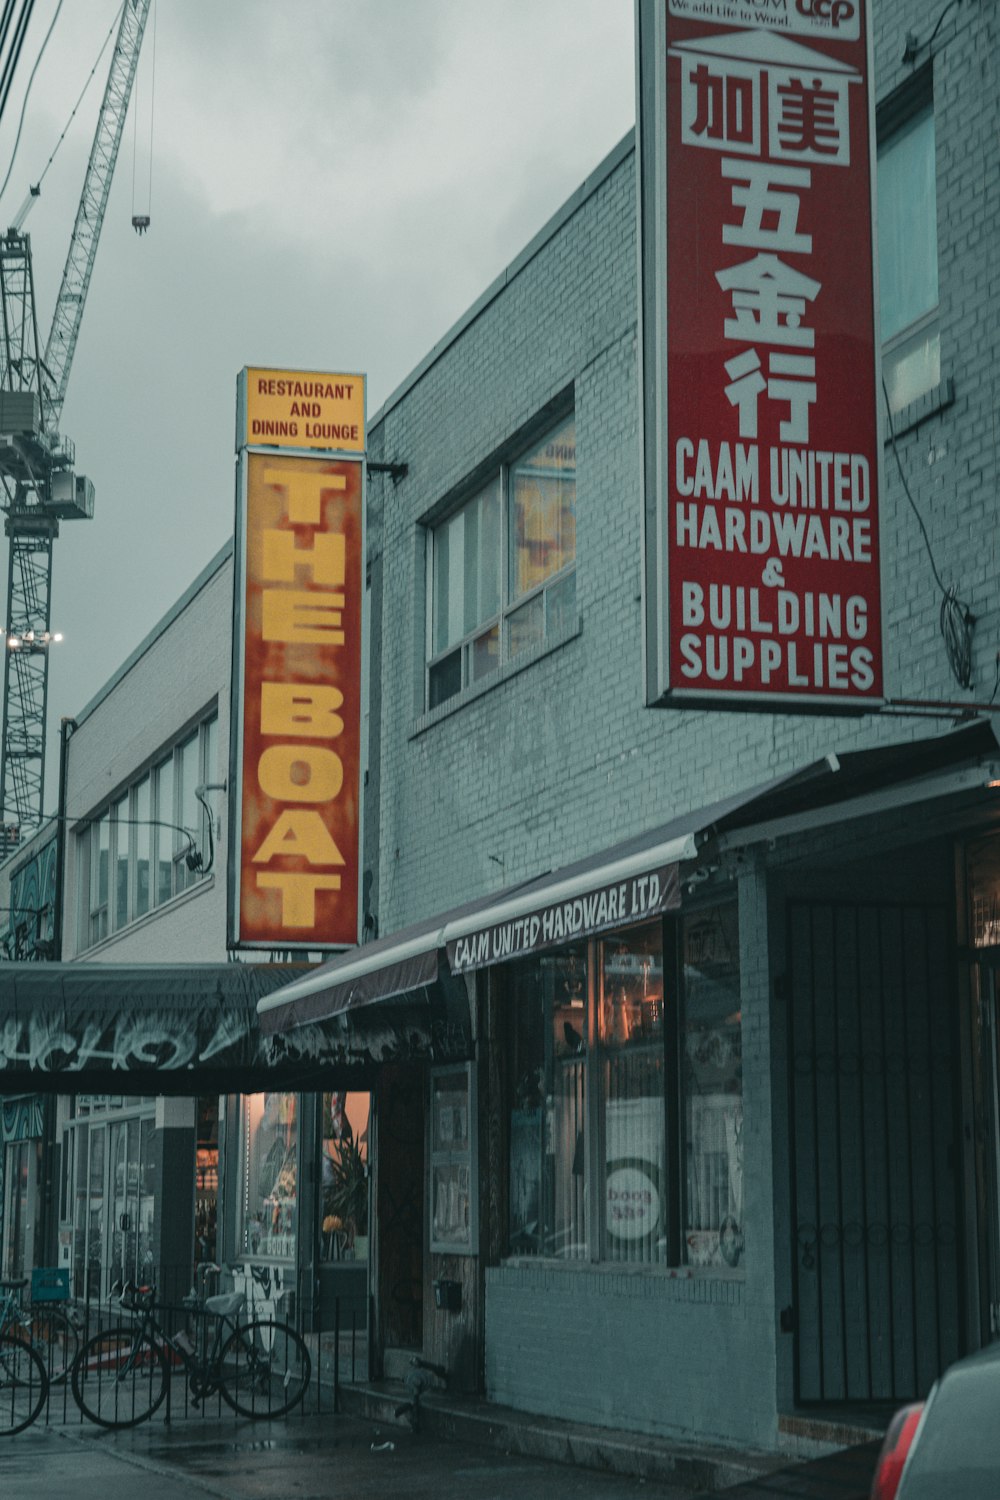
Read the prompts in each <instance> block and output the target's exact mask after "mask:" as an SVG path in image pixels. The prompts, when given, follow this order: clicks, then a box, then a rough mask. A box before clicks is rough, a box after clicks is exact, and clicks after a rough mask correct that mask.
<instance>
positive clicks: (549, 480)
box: [427, 416, 576, 708]
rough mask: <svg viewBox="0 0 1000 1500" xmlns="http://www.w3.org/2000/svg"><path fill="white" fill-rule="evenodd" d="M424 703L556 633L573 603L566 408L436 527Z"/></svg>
mask: <svg viewBox="0 0 1000 1500" xmlns="http://www.w3.org/2000/svg"><path fill="white" fill-rule="evenodd" d="M427 563H428V587H427V598H428V622H427V642H428V650H427V704H428V707H429V708H435V707H436V706H437V705H438V704H439V703H444V702H446V700H447V699H449V698H451V697H453V696H454V695H455V694H456V693H458V692H460V691H461V690H462V688H464V687H467V686H468V685H469V684H470V683H472V682H477V681H478V680H479V679H480V678H481V677H483V676H485V675H486V674H487V673H488V672H491V671H493V670H494V669H495V668H496V667H498V666H499V665H500V664H501V663H502V662H504V661H509V660H510V659H511V658H513V657H515V656H517V655H519V654H520V653H521V652H523V651H526V650H528V649H529V648H531V647H532V646H536V645H539V644H540V643H541V642H543V641H545V640H548V639H551V638H552V637H553V636H557V635H559V634H560V633H561V632H562V631H563V630H564V629H565V627H566V626H567V625H568V624H569V622H570V620H571V619H572V618H573V615H574V613H575V610H576V420H575V418H574V417H572V416H570V417H568V418H566V419H565V420H564V421H563V422H561V423H560V425H559V426H558V427H556V428H555V429H554V430H553V431H551V432H550V433H548V434H547V435H546V436H545V437H544V438H543V439H542V441H541V442H539V443H536V444H535V445H534V446H533V447H531V448H529V449H528V450H527V452H525V453H523V454H522V455H521V456H520V457H519V458H518V459H516V460H515V461H514V462H513V463H509V464H503V465H501V466H500V468H499V470H498V472H497V474H496V475H495V476H494V477H493V478H492V479H491V480H490V481H489V483H488V484H486V485H485V486H484V487H483V489H481V490H480V491H479V493H478V494H477V495H474V496H473V497H472V499H471V500H468V501H466V503H465V504H464V505H463V506H462V508H461V510H458V511H455V512H454V514H452V515H450V516H449V517H448V518H447V519H446V520H444V521H442V522H441V523H440V524H439V525H437V526H435V527H434V529H433V531H432V532H431V535H430V539H429V545H428V549H427Z"/></svg>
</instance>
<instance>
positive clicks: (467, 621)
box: [431, 480, 500, 656]
mask: <svg viewBox="0 0 1000 1500" xmlns="http://www.w3.org/2000/svg"><path fill="white" fill-rule="evenodd" d="M432 548H433V552H432V571H433V602H432V617H433V629H432V641H431V654H432V655H435V656H436V655H437V654H438V653H439V652H441V651H446V650H447V649H448V647H449V646H453V645H454V644H455V643H456V642H457V641H460V640H462V639H463V638H464V637H465V636H467V635H470V634H471V633H472V631H474V630H475V628H476V626H477V625H480V624H482V623H483V622H484V621H485V620H489V619H491V618H492V617H493V616H494V615H497V614H499V612H500V484H499V480H497V481H496V482H495V483H493V484H491V485H489V487H488V488H487V489H485V490H484V491H483V492H482V494H480V495H477V496H476V497H475V499H473V500H470V501H469V502H468V503H467V504H466V505H464V506H463V507H462V509H461V510H460V511H458V512H456V514H455V515H453V516H450V517H449V518H448V520H447V521H444V522H442V524H441V525H440V526H438V527H437V528H436V529H435V531H434V535H433V540H432Z"/></svg>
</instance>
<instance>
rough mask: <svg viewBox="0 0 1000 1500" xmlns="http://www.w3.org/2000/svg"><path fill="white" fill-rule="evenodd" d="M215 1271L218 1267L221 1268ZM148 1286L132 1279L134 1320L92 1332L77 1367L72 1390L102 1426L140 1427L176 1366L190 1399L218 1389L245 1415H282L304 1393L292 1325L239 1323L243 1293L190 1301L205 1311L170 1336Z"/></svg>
mask: <svg viewBox="0 0 1000 1500" xmlns="http://www.w3.org/2000/svg"><path fill="white" fill-rule="evenodd" d="M216 1269H217V1268H216ZM155 1296H156V1291H155V1288H154V1287H151V1286H139V1287H137V1286H135V1285H133V1284H132V1283H131V1282H129V1283H127V1284H126V1285H125V1286H124V1287H123V1288H122V1289H121V1292H120V1295H119V1297H118V1300H119V1303H120V1306H121V1308H122V1310H123V1312H124V1313H125V1314H126V1315H129V1316H130V1317H131V1318H132V1321H131V1322H130V1323H124V1324H123V1323H119V1324H118V1325H116V1326H115V1327H113V1328H105V1329H102V1330H100V1331H99V1332H97V1333H95V1334H94V1335H93V1336H92V1337H91V1338H89V1339H88V1340H87V1342H86V1343H85V1344H84V1345H83V1347H82V1348H81V1349H80V1351H79V1353H78V1355H77V1357H76V1362H75V1363H74V1365H73V1396H74V1398H75V1400H76V1403H77V1405H78V1406H79V1408H80V1410H81V1411H82V1412H83V1413H84V1415H85V1416H87V1417H89V1418H90V1420H91V1421H92V1422H96V1423H98V1424H99V1425H100V1426H101V1427H111V1428H123V1427H135V1426H136V1425H137V1424H138V1423H140V1422H145V1421H147V1420H148V1419H149V1418H150V1417H152V1416H153V1414H154V1413H155V1412H156V1411H158V1410H159V1408H160V1407H161V1406H162V1404H163V1401H164V1399H165V1398H166V1395H167V1389H168V1384H169V1380H170V1373H171V1370H172V1369H176V1368H181V1369H183V1371H184V1374H185V1375H186V1377H187V1382H188V1389H189V1391H190V1394H191V1399H192V1402H193V1403H194V1404H195V1405H198V1404H199V1403H200V1402H202V1401H204V1400H205V1399H206V1398H207V1397H209V1396H212V1395H215V1394H216V1393H218V1394H219V1395H220V1396H221V1397H222V1399H223V1401H225V1402H226V1403H227V1405H229V1406H231V1407H232V1409H233V1410H234V1411H236V1412H238V1413H239V1414H240V1415H241V1416H244V1417H250V1418H251V1419H253V1420H255V1421H256V1420H260V1419H262V1418H269V1417H281V1416H284V1415H286V1413H288V1412H290V1411H291V1410H292V1409H293V1408H294V1407H295V1406H296V1405H298V1403H299V1402H300V1401H302V1400H303V1399H304V1398H305V1394H306V1391H307V1389H308V1387H309V1378H310V1374H311V1371H312V1362H311V1360H310V1357H309V1351H308V1349H307V1348H306V1346H305V1343H304V1342H303V1340H302V1338H301V1337H300V1336H299V1334H298V1333H296V1331H295V1329H294V1328H290V1327H288V1326H287V1325H286V1324H284V1323H277V1322H274V1321H272V1320H263V1319H254V1320H252V1321H251V1322H248V1323H241V1322H240V1321H239V1315H240V1313H241V1312H242V1311H243V1308H244V1306H245V1304H246V1298H245V1297H244V1294H243V1293H242V1292H223V1293H221V1294H219V1295H218V1296H214V1297H205V1298H204V1299H200V1298H195V1297H193V1298H191V1299H187V1303H188V1305H189V1307H191V1308H192V1310H196V1311H198V1312H203V1313H204V1314H205V1316H204V1317H202V1318H200V1319H199V1320H198V1323H197V1324H196V1327H195V1335H194V1337H192V1335H191V1333H190V1332H189V1331H188V1330H187V1329H182V1330H181V1331H180V1332H178V1333H175V1334H169V1333H168V1332H167V1331H166V1329H165V1328H164V1327H163V1325H162V1324H161V1323H160V1322H159V1320H158V1319H157V1316H156V1311H155V1308H154V1300H155Z"/></svg>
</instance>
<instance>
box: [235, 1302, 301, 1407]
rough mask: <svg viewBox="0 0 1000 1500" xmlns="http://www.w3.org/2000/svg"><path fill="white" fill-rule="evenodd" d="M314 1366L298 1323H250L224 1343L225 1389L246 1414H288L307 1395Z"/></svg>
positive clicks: (236, 1405)
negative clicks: (298, 1328)
mask: <svg viewBox="0 0 1000 1500" xmlns="http://www.w3.org/2000/svg"><path fill="white" fill-rule="evenodd" d="M311 1370H312V1361H311V1360H310V1358H309V1350H308V1349H307V1348H306V1346H305V1344H304V1343H303V1342H302V1339H301V1338H300V1337H299V1335H298V1334H297V1333H296V1332H295V1329H294V1328H289V1327H287V1326H286V1325H285V1324H284V1323H272V1322H255V1323H248V1324H247V1325H246V1327H245V1328H237V1329H236V1331H235V1332H234V1333H233V1334H231V1335H230V1337H229V1338H228V1339H227V1340H226V1342H225V1344H224V1345H223V1347H222V1354H221V1355H220V1360H219V1389H220V1390H221V1392H222V1397H223V1400H224V1401H227V1402H228V1403H229V1405H230V1406H231V1407H232V1408H233V1410H234V1411H238V1412H239V1413H240V1416H243V1417H252V1418H253V1419H254V1420H255V1421H259V1420H260V1419H261V1418H265V1417H283V1416H284V1415H285V1413H286V1412H288V1411H291V1409H292V1407H293V1406H295V1405H296V1404H297V1403H298V1402H299V1401H302V1400H303V1399H304V1397H305V1394H306V1391H307V1389H308V1387H309V1375H310V1372H311Z"/></svg>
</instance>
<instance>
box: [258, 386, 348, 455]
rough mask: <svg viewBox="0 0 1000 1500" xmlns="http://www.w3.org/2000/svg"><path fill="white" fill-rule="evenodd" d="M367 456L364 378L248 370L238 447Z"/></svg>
mask: <svg viewBox="0 0 1000 1500" xmlns="http://www.w3.org/2000/svg"><path fill="white" fill-rule="evenodd" d="M248 444H249V445H254V444H257V445H259V446H265V447H268V448H311V449H320V450H322V451H323V452H335V453H363V452H364V451H365V380H364V376H363V375H323V374H319V373H317V372H316V371H314V370H262V369H246V370H244V371H243V373H242V375H241V377H240V384H239V389H238V395H237V403H236V447H237V450H239V449H240V448H242V447H245V446H247V445H248Z"/></svg>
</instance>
